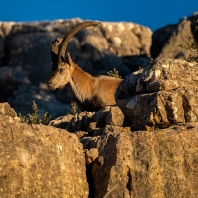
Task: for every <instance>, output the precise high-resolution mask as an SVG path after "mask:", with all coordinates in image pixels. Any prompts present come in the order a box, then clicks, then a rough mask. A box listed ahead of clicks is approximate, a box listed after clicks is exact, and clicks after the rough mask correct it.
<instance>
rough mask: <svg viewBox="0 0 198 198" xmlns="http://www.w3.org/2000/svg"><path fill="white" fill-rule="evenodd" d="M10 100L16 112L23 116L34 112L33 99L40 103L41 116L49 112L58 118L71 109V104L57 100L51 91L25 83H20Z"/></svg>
mask: <svg viewBox="0 0 198 198" xmlns="http://www.w3.org/2000/svg"><path fill="white" fill-rule="evenodd" d="M8 101H9V103H10V105H11V106H12V107H13V108H14V109H15V110H16V112H17V113H21V114H22V115H23V116H26V115H27V114H32V104H33V101H34V102H35V103H36V104H37V105H38V110H39V112H38V113H39V115H40V116H42V115H43V114H45V113H46V112H48V115H50V116H52V118H56V117H58V116H61V115H64V114H67V112H68V111H69V109H68V108H69V105H68V104H62V103H61V102H59V101H57V100H56V98H55V96H54V94H53V93H52V92H51V91H49V90H45V89H41V88H38V87H36V86H31V85H25V84H23V85H20V86H19V87H18V89H17V90H15V93H14V94H13V96H12V97H10V98H9V99H8Z"/></svg>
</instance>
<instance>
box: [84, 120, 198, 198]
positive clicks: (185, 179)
mask: <svg viewBox="0 0 198 198" xmlns="http://www.w3.org/2000/svg"><path fill="white" fill-rule="evenodd" d="M197 131H198V124H197V123H191V124H190V123H189V124H182V125H177V126H174V127H171V128H167V129H164V130H154V131H152V132H146V131H139V132H133V133H132V132H124V133H123V132H118V133H111V134H108V135H105V136H101V137H94V138H90V137H87V138H83V139H82V140H81V142H82V143H83V145H84V148H86V149H90V150H91V149H92V150H93V149H97V150H98V157H97V159H95V160H94V161H93V162H92V163H91V164H90V165H88V167H87V169H88V173H89V175H88V179H89V182H90V183H91V184H92V185H91V187H92V188H91V191H90V193H91V197H94V198H102V197H123V198H126V197H135V198H152V197H160V198H165V197H178V198H182V197H196V196H197V194H198V188H197V185H198V179H197V168H198V155H197V149H198V133H197ZM93 156H94V155H93Z"/></svg>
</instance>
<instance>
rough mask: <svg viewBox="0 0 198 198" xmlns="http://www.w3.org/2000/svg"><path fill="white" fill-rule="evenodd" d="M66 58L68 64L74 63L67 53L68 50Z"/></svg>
mask: <svg viewBox="0 0 198 198" xmlns="http://www.w3.org/2000/svg"><path fill="white" fill-rule="evenodd" d="M67 59H68V63H69V65H72V64H73V63H74V62H73V60H72V58H71V56H70V54H69V52H68V53H67Z"/></svg>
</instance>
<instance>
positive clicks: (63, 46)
mask: <svg viewBox="0 0 198 198" xmlns="http://www.w3.org/2000/svg"><path fill="white" fill-rule="evenodd" d="M99 24H100V22H94V21H85V22H82V23H80V24H78V25H76V26H75V27H74V28H72V29H71V30H70V31H69V32H68V33H67V34H66V35H65V37H64V38H63V41H62V43H61V45H60V50H59V53H58V62H62V59H61V57H63V58H64V57H65V52H66V49H67V45H68V43H69V42H70V40H71V38H72V37H73V36H74V35H75V34H76V33H78V32H79V31H80V30H82V29H84V28H86V27H89V26H95V25H99Z"/></svg>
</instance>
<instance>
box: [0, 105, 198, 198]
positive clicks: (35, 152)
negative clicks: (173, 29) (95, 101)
mask: <svg viewBox="0 0 198 198" xmlns="http://www.w3.org/2000/svg"><path fill="white" fill-rule="evenodd" d="M111 108H112V107H111ZM111 108H110V107H108V108H107V109H106V110H103V111H101V112H100V113H98V112H96V113H95V114H93V115H92V117H94V116H95V117H94V118H95V121H101V119H102V120H103V124H104V121H105V122H107V121H109V118H113V117H114V118H115V119H116V115H115V116H109V115H114V113H116V112H117V111H118V112H119V110H118V107H114V108H113V109H111ZM110 112H111V113H110ZM96 114H98V115H97V116H96ZM87 115H88V113H87ZM83 116H84V118H83ZM78 117H79V118H80V116H78ZM73 118H74V117H73V116H70V117H69V116H68V117H67V119H66V118H65V121H66V122H69V120H72V119H73ZM90 118H91V116H89V117H87V118H86V117H85V113H84V115H83V113H81V120H80V119H79V120H78V123H77V124H78V126H80V121H81V125H82V120H84V121H83V122H84V125H85V123H89V122H87V119H90ZM112 120H114V119H112ZM59 121H60V120H59ZM60 122H61V121H60ZM60 122H59V124H60ZM73 123H74V122H73ZM116 123H117V125H118V126H115V125H116ZM120 123H121V122H120V118H119V119H118V120H117V122H115V121H114V122H112V121H111V122H110V125H105V127H103V128H100V129H98V130H101V131H103V133H102V134H101V133H98V134H96V131H97V130H95V135H93V132H92V135H91V134H90V131H88V132H86V131H76V133H75V134H72V133H69V132H67V131H66V130H63V129H57V128H54V127H52V126H44V125H41V124H39V125H35V124H33V125H31V126H30V125H27V124H23V123H20V120H19V118H18V117H17V114H16V112H15V111H14V110H13V109H12V108H10V106H9V105H8V103H0V147H1V152H0V164H1V169H0V181H1V182H0V189H1V196H2V197H7V196H9V197H15V196H19V197H25V196H27V197H37V196H41V197H51V196H55V197H90V198H103V197H125V198H126V197H135V198H136V197H137V198H138V197H141V198H147V197H164V198H165V197H196V195H197V194H198V190H197V185H198V180H197V176H196V170H197V168H198V155H197V152H196V151H197V149H198V143H197V142H198V133H197V131H198V123H197V122H193V123H190V122H189V123H181V124H177V125H173V126H171V127H169V128H166V129H163V130H160V129H155V130H151V131H133V132H132V131H131V130H130V128H129V127H125V128H124V127H120V126H119V125H120ZM107 124H109V122H107ZM91 125H92V126H93V128H94V122H90V124H89V127H90V128H91ZM79 135H81V136H79ZM91 136H93V137H91ZM77 137H79V140H80V142H81V144H82V145H81V144H80V142H79V140H78V138H77ZM83 149H84V152H83ZM85 162H86V164H87V166H86V168H85ZM87 182H88V183H87ZM88 184H89V187H88Z"/></svg>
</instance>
